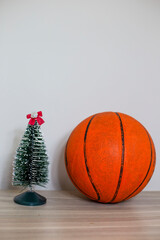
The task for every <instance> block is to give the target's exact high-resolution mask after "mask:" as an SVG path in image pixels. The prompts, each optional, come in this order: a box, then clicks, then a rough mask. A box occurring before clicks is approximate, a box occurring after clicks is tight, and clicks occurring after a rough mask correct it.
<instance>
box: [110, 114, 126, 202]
mask: <svg viewBox="0 0 160 240" xmlns="http://www.w3.org/2000/svg"><path fill="white" fill-rule="evenodd" d="M115 114H116V115H117V116H118V118H119V121H120V128H121V140H122V155H121V168H120V173H119V179H118V184H117V188H116V191H115V194H114V196H113V198H112V200H111V201H110V202H112V201H114V200H115V198H116V197H117V194H118V191H119V188H120V185H121V181H122V175H123V168H124V150H125V146H124V130H123V124H122V119H121V117H120V115H119V114H118V113H117V112H116V113H115Z"/></svg>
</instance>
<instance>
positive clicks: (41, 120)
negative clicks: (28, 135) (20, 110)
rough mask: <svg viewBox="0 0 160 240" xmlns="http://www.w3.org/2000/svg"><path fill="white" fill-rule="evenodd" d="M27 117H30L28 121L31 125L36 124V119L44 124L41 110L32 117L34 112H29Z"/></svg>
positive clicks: (40, 123)
mask: <svg viewBox="0 0 160 240" xmlns="http://www.w3.org/2000/svg"><path fill="white" fill-rule="evenodd" d="M26 117H27V118H30V120H29V123H28V124H29V125H34V124H35V121H36V120H37V122H38V124H39V125H42V124H43V123H44V120H43V119H42V118H41V117H42V112H41V111H39V112H37V117H32V114H28V115H27V116H26Z"/></svg>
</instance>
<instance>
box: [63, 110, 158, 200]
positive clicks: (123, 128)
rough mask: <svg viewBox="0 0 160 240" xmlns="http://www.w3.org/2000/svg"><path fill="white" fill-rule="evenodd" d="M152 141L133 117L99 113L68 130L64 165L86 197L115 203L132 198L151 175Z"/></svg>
mask: <svg viewBox="0 0 160 240" xmlns="http://www.w3.org/2000/svg"><path fill="white" fill-rule="evenodd" d="M155 161H156V153H155V147H154V143H153V141H152V138H151V136H150V134H149V133H148V131H147V130H146V129H145V127H144V126H143V125H142V124H141V123H139V122H138V121H137V120H136V119H134V118H132V117H130V116H128V115H126V114H123V113H117V112H116V113H115V112H104V113H98V114H95V115H93V116H90V117H88V118H87V119H85V120H84V121H82V122H81V123H80V124H79V125H78V126H77V127H76V128H75V129H74V130H73V132H72V133H71V135H70V137H69V139H68V142H67V144H66V150H65V165H66V169H67V172H68V175H69V177H70V179H71V181H72V182H73V184H74V185H75V186H76V188H77V189H78V190H79V191H81V192H82V193H83V194H85V195H86V196H87V197H88V198H90V199H92V200H95V201H98V202H102V203H117V202H121V201H124V200H127V199H129V198H132V197H134V196H135V195H137V194H138V193H139V192H141V191H142V189H143V188H144V187H145V186H146V185H147V183H148V182H149V180H150V178H151V177H152V174H153V171H154V168H155Z"/></svg>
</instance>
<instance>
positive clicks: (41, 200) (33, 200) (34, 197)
mask: <svg viewBox="0 0 160 240" xmlns="http://www.w3.org/2000/svg"><path fill="white" fill-rule="evenodd" d="M46 201H47V199H46V198H45V197H43V196H41V195H40V194H38V193H36V192H34V191H27V192H24V193H21V194H19V195H17V196H16V197H15V198H14V202H15V203H17V204H20V205H25V206H39V205H43V204H45V203H46Z"/></svg>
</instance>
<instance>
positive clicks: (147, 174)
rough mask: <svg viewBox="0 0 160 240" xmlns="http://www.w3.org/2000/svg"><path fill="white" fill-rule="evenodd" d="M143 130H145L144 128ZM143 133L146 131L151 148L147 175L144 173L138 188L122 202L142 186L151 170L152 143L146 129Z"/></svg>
mask: <svg viewBox="0 0 160 240" xmlns="http://www.w3.org/2000/svg"><path fill="white" fill-rule="evenodd" d="M144 129H145V128H144ZM145 131H146V133H147V136H148V138H149V143H150V148H151V160H150V163H149V168H148V170H147V173H146V175H145V177H144V179H143V181H142V182H141V183H140V184H139V186H138V187H137V188H136V189H135V190H134V191H133V192H132V193H131V194H129V195H128V197H126V198H124V199H123V200H122V201H124V200H126V199H127V198H129V197H130V196H132V194H134V193H135V192H136V191H137V190H138V189H139V188H140V187H141V186H142V184H143V183H144V181H145V180H146V178H147V176H148V173H149V171H150V168H151V165H152V143H151V139H150V136H149V134H148V132H147V130H146V129H145Z"/></svg>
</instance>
